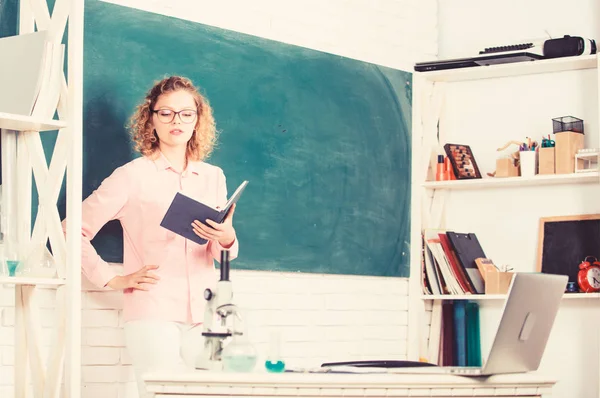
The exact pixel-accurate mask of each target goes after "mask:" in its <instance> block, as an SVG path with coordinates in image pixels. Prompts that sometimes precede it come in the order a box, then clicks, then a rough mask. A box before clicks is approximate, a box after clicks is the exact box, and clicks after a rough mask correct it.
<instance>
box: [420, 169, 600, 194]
mask: <svg viewBox="0 0 600 398" xmlns="http://www.w3.org/2000/svg"><path fill="white" fill-rule="evenodd" d="M599 182H600V174H599V173H598V172H597V171H592V172H585V173H573V174H551V175H540V174H538V175H535V176H533V177H506V178H496V177H484V178H475V179H472V180H451V181H427V182H424V183H422V184H421V185H422V186H423V187H424V188H427V189H430V190H435V189H454V190H458V189H494V188H510V187H525V186H531V187H537V186H541V185H559V184H587V183H592V184H598V183H599Z"/></svg>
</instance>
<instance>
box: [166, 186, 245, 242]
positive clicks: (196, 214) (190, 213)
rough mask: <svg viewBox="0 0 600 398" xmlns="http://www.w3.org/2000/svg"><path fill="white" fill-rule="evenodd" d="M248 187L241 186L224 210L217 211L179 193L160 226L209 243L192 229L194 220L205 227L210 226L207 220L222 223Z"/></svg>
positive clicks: (197, 240)
mask: <svg viewBox="0 0 600 398" xmlns="http://www.w3.org/2000/svg"><path fill="white" fill-rule="evenodd" d="M246 185H248V181H244V182H242V183H241V184H240V186H239V187H238V188H237V189H236V190H235V192H234V193H233V195H231V197H230V198H229V200H228V201H227V203H226V204H225V207H224V208H223V209H222V210H217V209H215V208H213V207H211V206H208V205H205V204H204V203H201V202H198V201H197V200H195V199H192V198H190V197H189V196H186V195H184V194H182V193H181V192H177V193H176V194H175V197H174V198H173V201H172V202H171V204H170V205H169V208H168V209H167V212H166V213H165V216H164V217H163V219H162V221H161V223H160V225H161V226H162V227H164V228H166V229H168V230H169V231H172V232H174V233H176V234H178V235H181V236H183V237H184V238H186V239H189V240H191V241H193V242H196V243H198V244H200V245H203V244H205V243H207V242H208V241H207V240H206V239H203V238H201V237H199V236H198V235H196V234H195V233H194V230H193V229H192V223H193V222H194V220H198V221H200V222H202V223H203V224H205V225H208V224H207V223H206V222H205V220H207V219H209V220H213V221H215V222H217V223H222V222H223V220H224V219H225V217H226V216H227V213H229V210H230V209H231V206H232V205H233V204H234V203H236V202H237V201H238V199H239V198H240V196H241V195H242V192H243V191H244V189H245V188H246Z"/></svg>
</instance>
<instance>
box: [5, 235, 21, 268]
mask: <svg viewBox="0 0 600 398" xmlns="http://www.w3.org/2000/svg"><path fill="white" fill-rule="evenodd" d="M4 258H5V259H6V267H7V268H8V275H9V276H15V275H16V271H17V267H18V266H19V263H20V260H21V259H20V256H19V247H18V245H17V242H15V241H12V240H9V241H8V242H6V243H5V247H4Z"/></svg>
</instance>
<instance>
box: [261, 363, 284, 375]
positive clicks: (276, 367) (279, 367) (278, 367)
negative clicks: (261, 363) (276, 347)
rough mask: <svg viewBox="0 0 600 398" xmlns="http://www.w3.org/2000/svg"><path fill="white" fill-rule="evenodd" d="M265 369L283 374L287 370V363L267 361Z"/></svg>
mask: <svg viewBox="0 0 600 398" xmlns="http://www.w3.org/2000/svg"><path fill="white" fill-rule="evenodd" d="M265 368H266V369H267V371H268V372H271V373H281V372H283V371H284V370H285V362H283V361H276V362H274V361H265Z"/></svg>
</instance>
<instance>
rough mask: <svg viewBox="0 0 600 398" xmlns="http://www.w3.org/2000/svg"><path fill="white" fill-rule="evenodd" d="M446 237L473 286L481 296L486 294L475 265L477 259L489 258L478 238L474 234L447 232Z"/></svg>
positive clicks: (483, 283)
mask: <svg viewBox="0 0 600 398" xmlns="http://www.w3.org/2000/svg"><path fill="white" fill-rule="evenodd" d="M446 235H447V236H448V240H449V241H450V244H451V245H452V249H453V250H454V252H455V253H456V257H457V258H458V261H460V263H461V265H462V266H463V268H464V269H465V271H466V275H467V277H468V278H469V279H470V280H471V284H472V285H473V287H475V291H476V292H477V293H479V294H484V293H485V282H484V281H483V278H482V276H481V272H479V268H477V264H476V263H475V259H476V258H480V257H482V258H487V257H486V255H485V253H484V252H483V249H482V248H481V245H480V244H479V241H478V240H477V236H475V234H473V233H466V234H465V233H459V232H453V231H447V232H446Z"/></svg>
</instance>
